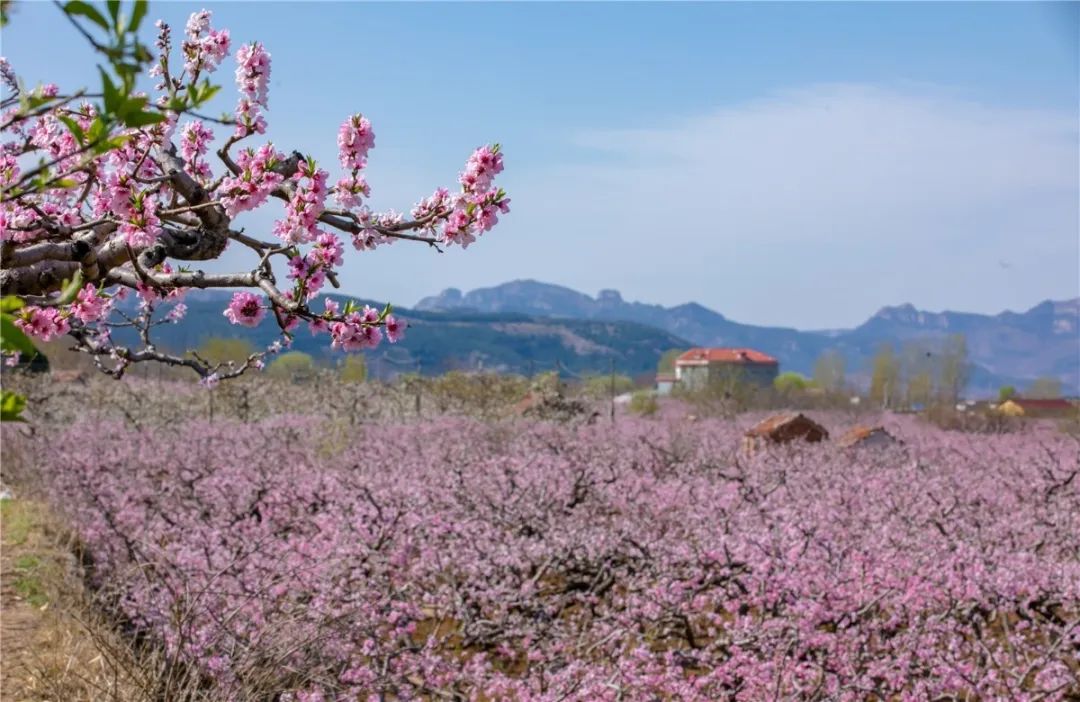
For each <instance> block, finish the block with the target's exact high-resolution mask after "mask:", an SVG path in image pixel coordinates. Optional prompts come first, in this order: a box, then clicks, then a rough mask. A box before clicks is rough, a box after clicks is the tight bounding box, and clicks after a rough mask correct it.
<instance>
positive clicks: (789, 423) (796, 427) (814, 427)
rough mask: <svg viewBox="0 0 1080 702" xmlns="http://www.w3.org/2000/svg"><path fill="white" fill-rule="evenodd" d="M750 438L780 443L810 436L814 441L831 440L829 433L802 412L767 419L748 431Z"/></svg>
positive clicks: (787, 413) (775, 415) (786, 413)
mask: <svg viewBox="0 0 1080 702" xmlns="http://www.w3.org/2000/svg"><path fill="white" fill-rule="evenodd" d="M745 435H746V436H749V437H768V438H771V439H775V440H778V441H787V440H790V439H791V438H794V437H798V436H804V435H809V436H812V437H813V438H812V439H811V440H812V441H820V440H821V439H827V438H829V432H828V431H827V430H826V429H825V427H823V426H821V425H820V424H818V423H817V422H815V421H814V420H813V419H810V418H809V417H807V416H806V415H805V414H802V413H801V412H785V413H783V414H774V415H772V416H771V417H766V418H765V419H763V420H761V421H760V422H758V423H757V424H755V425H754V426H752V427H750V428H749V429H748V430H747V431H746V434H745Z"/></svg>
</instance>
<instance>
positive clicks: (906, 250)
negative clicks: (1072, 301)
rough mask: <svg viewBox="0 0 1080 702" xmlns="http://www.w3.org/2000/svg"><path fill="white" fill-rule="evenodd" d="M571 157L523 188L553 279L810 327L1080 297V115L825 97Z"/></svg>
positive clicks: (892, 93) (729, 114) (617, 140)
mask: <svg viewBox="0 0 1080 702" xmlns="http://www.w3.org/2000/svg"><path fill="white" fill-rule="evenodd" d="M573 143H574V144H575V145H576V147H577V148H578V149H580V150H581V153H582V155H583V156H591V158H590V159H589V160H588V161H584V160H579V162H578V163H573V164H568V165H565V166H563V167H561V168H559V169H556V170H543V171H536V172H533V173H532V175H531V176H526V177H524V178H516V179H515V180H516V181H517V182H516V183H515V184H514V194H515V195H516V196H517V197H516V198H515V204H516V205H518V207H517V208H516V211H515V213H514V219H515V224H514V228H515V230H516V235H517V236H518V237H520V243H521V246H522V248H523V249H525V248H530V247H532V248H535V249H536V250H537V254H536V255H532V254H531V255H530V262H531V263H530V271H529V274H530V275H535V276H536V277H540V278H545V277H546V278H552V277H559V278H561V282H567V283H569V284H572V285H579V286H581V287H584V288H585V289H587V290H592V289H594V288H596V287H602V286H615V287H621V288H622V289H623V290H624V291H625V292H627V293H629V294H630V296H633V297H639V298H641V299H646V300H650V301H653V300H657V301H663V302H668V303H673V302H679V301H684V300H688V299H696V300H698V301H701V302H704V303H706V304H710V305H712V306H715V307H716V308H717V309H719V310H720V311H722V312H724V313H725V314H729V315H730V316H732V317H735V318H742V319H746V320H748V321H755V322H772V323H787V324H800V326H806V325H807V322H806V321H804V320H809V323H810V324H811V325H821V324H828V325H831V324H844V323H853V322H856V321H858V320H859V319H860V318H862V317H864V316H865V314H866V313H867V312H869V311H873V308H874V307H876V306H878V305H881V304H885V303H895V302H900V301H905V300H911V301H913V302H915V303H916V304H924V305H927V306H929V307H931V308H935V307H937V308H940V307H943V306H949V307H953V308H959V309H964V308H967V309H972V310H987V311H991V310H995V309H1001V308H1004V307H1008V306H1012V307H1016V306H1022V305H1023V304H1025V303H1026V302H1027V301H1028V300H1030V301H1032V302H1034V301H1035V300H1038V299H1040V298H1041V297H1047V296H1053V295H1057V296H1061V295H1066V294H1070V293H1069V291H1070V290H1072V291H1074V292H1075V291H1076V288H1077V285H1078V283H1077V279H1078V275H1080V274H1078V273H1077V255H1078V253H1077V248H1078V243H1077V236H1078V234H1077V216H1078V197H1080V195H1078V161H1077V123H1076V115H1075V114H1067V113H1061V112H1055V111H1050V110H1024V109H1015V108H1006V107H998V106H991V105H985V104H980V103H977V102H973V101H969V100H964V99H960V98H957V97H952V96H947V95H946V96H943V95H941V94H940V93H936V94H935V93H933V92H931V91H927V90H925V89H922V90H919V91H899V90H886V89H881V88H873V87H866V86H858V85H825V86H816V87H810V88H806V89H802V90H797V91H791V92H788V93H785V94H782V95H778V96H775V97H771V98H768V99H762V100H757V101H754V102H750V103H746V104H742V105H734V106H728V107H724V108H721V109H717V110H715V111H713V112H711V113H709V114H705V115H700V116H696V117H692V118H688V119H684V120H681V121H675V122H672V123H670V124H668V125H663V126H653V127H646V128H632V129H624V128H611V129H606V130H600V131H590V132H585V133H580V134H577V135H575V137H574V139H573ZM597 155H599V156H600V157H601V158H599V159H598V158H596V156H597ZM541 242H543V243H541ZM554 251H558V252H559V255H552V253H553V252H554ZM560 259H561V260H560ZM568 259H569V260H568ZM999 260H1006V261H1009V262H1011V263H1012V264H1013V268H1011V269H1010V271H1009V275H1010V276H1011V277H1009V278H1008V279H1004V278H1002V274H1003V269H1002V268H1001V267H1000V266H999V265H998V261H999ZM598 263H600V264H602V265H600V266H598V265H597V264H598ZM548 266H550V267H548ZM545 270H552V271H559V273H560V275H558V276H552V275H546V276H545V273H544V271H545ZM651 281H656V282H655V283H653V282H651ZM958 283H959V284H958ZM853 291H859V295H858V296H857V297H853V295H852V292H853ZM823 310H826V311H824V312H823Z"/></svg>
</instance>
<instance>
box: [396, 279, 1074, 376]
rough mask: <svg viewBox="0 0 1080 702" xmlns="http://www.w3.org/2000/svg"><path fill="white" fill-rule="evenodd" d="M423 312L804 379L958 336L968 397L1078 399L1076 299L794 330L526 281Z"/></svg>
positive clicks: (445, 295)
mask: <svg viewBox="0 0 1080 702" xmlns="http://www.w3.org/2000/svg"><path fill="white" fill-rule="evenodd" d="M417 309H419V310H426V311H443V312H448V311H457V312H463V311H465V310H473V311H475V312H480V313H520V314H532V315H543V316H549V317H561V318H572V319H588V320H611V321H633V322H638V323H641V324H647V325H651V326H656V327H659V328H661V329H664V330H665V331H667V332H670V333H671V334H674V335H676V336H679V337H682V338H685V339H687V340H688V341H690V342H692V343H693V344H695V345H702V346H750V347H753V348H757V349H760V350H762V351H765V352H766V353H769V354H772V355H774V356H776V357H777V358H779V359H780V362H781V366H782V367H783V368H785V369H788V370H795V371H799V372H802V373H810V372H811V371H812V370H813V365H814V361H815V360H816V359H817V357H818V356H819V355H820V354H821V353H822V352H824V351H826V350H829V349H835V350H837V351H839V352H840V353H842V354H843V355H844V357H845V358H846V359H847V364H848V369H849V375H850V376H852V377H853V378H856V379H858V378H859V376H860V374H865V371H866V369H867V368H868V365H869V359H870V358H871V357H872V356H873V354H874V352H875V351H876V350H877V349H878V347H879V346H880V345H881V344H882V343H883V342H886V341H891V342H893V343H894V344H896V345H897V347H900V346H902V345H903V344H904V343H905V342H912V341H920V342H926V343H928V344H929V345H931V346H932V345H933V344H934V343H935V342H937V341H940V340H941V339H943V338H944V337H945V336H947V335H949V334H954V333H963V334H964V335H965V336H966V337H967V342H968V349H969V354H970V358H971V361H972V363H973V366H974V367H973V370H972V378H971V381H972V382H971V386H970V390H971V391H972V392H974V393H982V394H986V393H990V392H993V391H995V390H996V388H998V387H999V386H1001V385H1003V384H1006V383H1009V384H1015V385H1017V386H1018V387H1021V388H1022V387H1024V386H1025V385H1026V384H1027V383H1029V382H1030V381H1031V380H1033V379H1034V378H1037V377H1040V376H1055V377H1058V378H1060V379H1061V381H1062V383H1063V384H1064V386H1065V387H1066V388H1067V389H1068V390H1069V391H1070V392H1072V393H1078V392H1080V298H1077V299H1074V300H1067V301H1062V302H1053V301H1046V302H1043V303H1040V304H1038V305H1036V306H1035V307H1033V308H1031V309H1030V310H1028V311H1026V312H1021V313H1017V312H1002V313H1001V314H997V315H981V314H970V313H963V312H941V313H934V312H924V311H920V310H918V309H916V308H915V307H913V306H912V305H900V306H898V307H885V308H883V309H882V310H880V311H879V312H878V313H877V314H875V315H874V316H873V317H871V318H870V319H868V320H867V321H866V322H864V323H863V324H861V325H859V326H858V327H856V328H855V329H846V330H845V329H833V330H828V331H800V330H797V329H790V328H782V327H758V326H754V325H750V324H742V323H739V322H734V321H731V320H729V319H727V318H725V317H724V316H723V315H722V314H720V313H718V312H715V311H713V310H710V309H708V308H707V307H703V306H702V305H699V304H697V303H687V304H683V305H678V306H675V307H663V306H661V305H652V304H644V303H640V302H626V301H624V300H623V299H622V296H621V295H620V294H619V293H618V292H616V291H614V290H604V291H601V292H600V294H599V295H597V297H595V298H593V297H590V296H589V295H586V294H583V293H580V292H577V291H575V290H571V289H569V288H565V287H561V286H558V285H549V284H547V283H541V282H537V281H532V280H521V281H513V282H510V283H505V284H503V285H498V286H495V287H492V288H483V289H479V290H473V291H471V292H469V293H464V294H463V293H462V292H461V291H460V290H457V289H453V288H451V289H448V290H445V291H443V292H442V293H440V294H439V295H435V296H432V297H427V298H424V299H423V300H421V301H420V302H419V303H418V304H417Z"/></svg>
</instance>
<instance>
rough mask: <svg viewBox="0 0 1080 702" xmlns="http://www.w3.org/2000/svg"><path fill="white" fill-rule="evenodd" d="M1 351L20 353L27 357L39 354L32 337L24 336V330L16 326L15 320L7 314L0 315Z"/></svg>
mask: <svg viewBox="0 0 1080 702" xmlns="http://www.w3.org/2000/svg"><path fill="white" fill-rule="evenodd" d="M0 350H4V351H8V352H11V351H18V352H19V353H24V354H26V355H27V356H33V355H34V354H35V353H37V349H36V348H34V342H32V341H30V337H28V336H27V335H26V334H23V332H22V330H21V329H19V328H18V327H17V326H15V318H14V317H12V316H11V315H10V314H8V313H7V312H4V313H2V314H0Z"/></svg>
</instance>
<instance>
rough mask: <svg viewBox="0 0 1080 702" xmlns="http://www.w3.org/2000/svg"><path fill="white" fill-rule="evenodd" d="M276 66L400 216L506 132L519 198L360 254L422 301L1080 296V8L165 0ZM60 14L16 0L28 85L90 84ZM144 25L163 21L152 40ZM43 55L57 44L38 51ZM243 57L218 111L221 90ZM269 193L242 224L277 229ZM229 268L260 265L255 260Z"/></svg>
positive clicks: (507, 180)
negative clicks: (481, 218) (463, 228)
mask: <svg viewBox="0 0 1080 702" xmlns="http://www.w3.org/2000/svg"><path fill="white" fill-rule="evenodd" d="M202 7H207V8H208V9H210V10H212V11H213V12H214V25H215V26H220V27H228V28H229V29H230V30H231V32H232V36H233V41H234V46H236V45H238V42H241V41H249V40H252V39H258V40H260V41H262V42H264V43H265V44H266V45H267V47H268V49H269V50H270V52H271V54H272V56H273V76H272V80H271V90H270V115H269V119H270V131H269V137H270V138H271V139H273V141H274V142H275V143H276V144H277V145H278V146H279V148H287V149H292V148H297V149H299V150H301V151H305V152H308V153H312V154H314V155H315V156H316V157H318V158H320V159H321V160H322V161H323V162H324V163H326V164H327V165H333V164H334V155H335V148H336V147H335V134H336V129H337V126H338V124H340V122H341V120H342V119H343V118H344V117H345V116H346V115H347V114H350V113H352V112H356V111H361V112H363V113H364V114H365V115H367V116H368V117H369V118H370V119H371V120H372V122H373V123H374V126H375V132H376V135H377V136H376V148H375V150H374V151H373V152H372V156H371V159H370V165H369V172H368V179H369V182H370V183H371V184H372V186H373V188H374V192H373V197H372V203H371V204H372V205H373V206H374V207H376V208H380V209H387V208H391V207H393V208H396V209H398V210H406V211H407V210H408V209H409V208H410V207H411V205H412V204H413V202H415V200H416V199H418V198H419V197H422V196H424V195H426V194H428V193H430V191H431V190H432V189H434V187H436V186H437V185H440V184H446V185H452V184H453V183H454V181H455V178H456V174H457V172H458V171H459V170H460V169H461V166H462V164H463V162H464V160H465V158H466V157H467V156H468V154H469V153H470V151H471V150H472V148H474V147H475V146H477V145H479V144H481V143H485V142H488V141H499V142H501V143H502V144H503V145H504V149H505V152H506V171H505V173H504V175H503V177H502V182H503V184H504V186H505V187H506V189H507V190H508V191H509V192H510V195H511V197H512V198H513V211H512V212H511V214H510V215H508V216H506V217H505V218H504V219H503V221H502V222H501V223H500V225H499V226H498V227H497V228H496V229H495V230H494V231H493V232H490V233H489V234H487V235H485V236H484V237H483V238H482V239H481V240H480V241H479V242H478V243H477V244H476V245H475V246H474V247H471V248H470V249H469V250H468V251H465V252H462V251H460V250H454V251H450V252H448V253H446V254H443V255H438V254H436V253H434V252H431V251H428V250H425V249H421V248H419V247H408V246H404V245H402V244H400V243H399V244H395V245H394V246H392V247H388V248H384V249H380V250H377V251H375V252H367V253H362V254H355V255H353V256H351V257H350V258H349V259H348V261H347V272H346V274H345V275H344V276H343V283H344V285H343V287H344V289H345V290H346V291H348V292H351V293H354V294H357V295H361V296H364V297H371V298H376V299H389V300H392V301H394V302H396V303H398V304H402V305H409V304H412V303H414V302H415V301H416V300H417V299H419V298H420V297H423V296H425V295H428V294H432V293H435V292H437V291H439V290H441V289H442V288H444V287H448V286H454V287H459V288H463V289H471V288H474V287H480V286H488V285H493V284H497V283H500V282H503V281H506V280H511V279H515V278H535V279H538V280H544V281H549V282H553V283H559V284H563V285H567V286H570V287H573V288H576V289H579V290H582V291H584V292H589V293H593V294H595V292H596V291H598V290H599V289H602V288H617V289H619V290H620V291H622V293H623V294H624V296H625V297H627V298H628V299H637V300H642V301H648V302H659V303H664V304H677V303H681V302H686V301H691V300H694V301H697V302H701V303H703V304H705V305H708V306H710V307H713V308H714V309H716V310H718V311H720V312H721V313H723V314H725V315H727V316H729V317H731V318H733V319H737V320H739V321H746V322H753V323H758V324H775V325H787V326H797V327H801V328H821V327H841V326H850V325H854V324H858V323H859V322H860V321H862V320H863V319H865V318H866V317H867V316H868V315H870V314H872V313H873V312H874V311H875V310H876V309H878V308H879V307H881V306H883V305H888V304H898V303H901V302H912V303H914V304H915V305H917V306H919V307H922V308H926V309H931V310H941V309H954V310H965V311H979V312H998V311H1001V310H1003V309H1007V308H1008V309H1014V310H1019V309H1026V308H1027V307H1030V306H1032V305H1034V304H1036V303H1037V302H1039V301H1041V300H1043V299H1046V298H1058V299H1060V298H1064V297H1073V296H1076V295H1078V294H1080V234H1078V227H1080V156H1078V153H1080V139H1078V126H1077V125H1078V121H1080V114H1078V102H1080V94H1078V85H1080V68H1078V47H1077V36H1078V33H1080V9H1078V8H1080V5H1077V4H1066V3H1052V4H1038V3H1022V4H1011V3H987V4H983V3H955V4H942V3H896V4H893V3H797V4H787V3H769V4H751V3H707V4H706V3H701V4H698V3H695V4H690V3H680V4H652V3H595V4H564V3H533V4H524V3H514V4H493V3H476V4H463V3H431V4H429V3H410V4H389V3H386V4H352V3H305V4H301V3H295V2H290V3H285V2H282V3H269V2H260V3H243V2H233V3H206V4H188V3H179V2H174V3H168V4H166V3H156V4H155V3H151V10H150V16H151V17H162V18H164V19H166V20H167V21H169V22H171V23H172V24H173V25H174V27H175V28H176V29H177V30H178V31H182V26H183V23H184V20H185V18H186V16H187V15H188V14H189V13H190V12H191V11H193V10H197V9H200V8H202ZM68 32H69V30H68V29H67V28H66V27H65V26H64V24H63V20H62V18H61V17H60V16H59V13H58V11H57V10H56V9H55V8H53V7H52V6H51V5H47V4H44V3H27V2H23V3H17V4H16V10H15V14H14V20H13V22H12V24H11V25H10V26H9V27H8V28H6V29H5V31H4V34H3V37H2V41H3V47H2V51H3V54H4V55H5V56H7V57H8V58H9V59H10V60H11V62H12V64H13V66H14V67H15V70H16V71H17V72H18V73H19V74H20V75H22V76H23V77H24V78H25V79H26V80H27V82H30V83H33V82H37V81H39V80H51V81H55V82H59V83H61V84H62V86H65V87H70V86H74V85H78V84H86V83H92V82H93V79H94V73H93V71H94V69H93V63H92V62H93V57H92V56H91V54H90V53H89V52H88V51H87V50H86V49H85V47H84V45H82V44H81V43H80V42H79V41H78V40H76V39H75V38H74V37H72V40H71V41H70V42H65V43H64V44H62V45H60V46H57V45H53V44H50V43H49V40H50V38H52V37H55V36H58V35H59V34H61V33H63V34H67V33H68ZM149 38H150V37H148V39H149ZM45 47H48V48H47V49H46V48H45ZM232 67H233V65H232V62H231V59H230V61H229V62H227V63H226V65H225V67H224V69H223V70H222V71H221V72H219V73H218V74H217V75H218V77H219V79H220V80H221V81H222V82H225V83H226V89H225V90H224V91H223V95H224V96H225V97H224V99H223V100H222V103H221V109H227V108H229V107H231V105H232V103H233V102H234V99H235V93H234V92H233V90H232V84H231V78H232ZM276 207H277V206H276V205H275V206H273V209H271V208H267V210H268V211H266V212H263V213H260V214H259V215H257V216H254V217H249V218H248V219H247V220H245V221H244V222H243V224H244V225H245V226H247V227H248V229H249V230H250V231H259V230H268V229H269V226H270V223H271V222H272V220H273V218H274V216H276V215H277V214H278V212H277V211H276ZM227 263H229V264H232V265H234V266H241V267H243V268H246V267H249V265H250V264H248V263H247V262H246V261H243V260H242V259H239V258H236V259H233V260H230V261H227Z"/></svg>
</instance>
